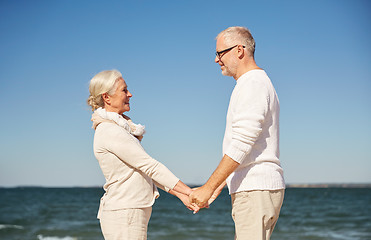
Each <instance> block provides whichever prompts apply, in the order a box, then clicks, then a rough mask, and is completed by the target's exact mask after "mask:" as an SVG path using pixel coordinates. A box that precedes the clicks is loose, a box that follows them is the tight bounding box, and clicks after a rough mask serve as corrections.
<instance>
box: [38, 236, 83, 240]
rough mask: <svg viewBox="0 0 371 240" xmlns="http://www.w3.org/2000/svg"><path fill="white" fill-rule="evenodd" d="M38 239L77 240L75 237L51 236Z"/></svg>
mask: <svg viewBox="0 0 371 240" xmlns="http://www.w3.org/2000/svg"><path fill="white" fill-rule="evenodd" d="M37 239H39V240H77V238H75V237H70V236H66V237H50V236H45V237H44V236H43V235H37Z"/></svg>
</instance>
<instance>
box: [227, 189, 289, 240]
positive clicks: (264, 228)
mask: <svg viewBox="0 0 371 240" xmlns="http://www.w3.org/2000/svg"><path fill="white" fill-rule="evenodd" d="M284 194H285V190H284V189H282V190H275V191H247V192H239V193H234V194H232V195H231V197H232V218H233V221H234V223H235V232H236V235H235V239H236V240H269V239H270V237H271V235H272V232H273V229H274V227H275V226H276V223H277V220H278V216H279V214H280V211H281V206H282V203H283V197H284Z"/></svg>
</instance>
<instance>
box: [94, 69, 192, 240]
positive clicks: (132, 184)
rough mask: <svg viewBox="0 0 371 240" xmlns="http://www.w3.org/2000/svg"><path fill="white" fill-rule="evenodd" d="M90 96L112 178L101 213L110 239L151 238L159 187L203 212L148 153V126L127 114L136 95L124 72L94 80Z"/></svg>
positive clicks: (97, 139) (100, 149) (103, 162)
mask: <svg viewBox="0 0 371 240" xmlns="http://www.w3.org/2000/svg"><path fill="white" fill-rule="evenodd" d="M89 91H90V96H89V98H88V101H87V102H88V104H89V105H90V106H91V108H92V110H93V111H94V113H93V115H92V121H93V128H94V129H95V135H94V155H95V157H96V158H97V160H98V162H99V165H100V167H101V169H102V172H103V175H104V177H105V179H106V183H105V185H104V186H103V188H104V190H105V193H104V195H103V197H102V198H101V201H100V206H99V211H98V218H99V219H100V225H101V229H102V233H103V236H104V238H105V239H109V240H111V239H130V240H136V239H138V240H139V239H147V226H148V222H149V219H150V216H151V212H152V205H153V203H154V201H155V199H156V198H157V197H158V196H159V193H158V190H157V188H156V185H157V186H158V187H160V188H161V189H164V190H165V191H167V192H169V193H171V194H173V195H175V196H177V197H178V198H179V199H180V200H181V201H182V202H183V203H184V204H185V205H186V206H187V208H188V209H190V210H193V211H194V212H197V211H198V210H199V208H198V207H197V206H196V205H193V204H191V203H189V200H188V195H189V194H190V193H191V191H192V190H191V189H190V188H189V187H188V186H187V185H185V184H184V183H183V182H181V181H180V180H179V179H178V178H177V177H176V176H175V175H174V174H173V173H172V172H171V171H170V170H169V169H167V168H166V167H165V166H164V165H163V164H161V163H160V162H158V161H156V160H155V159H153V158H152V157H150V156H149V155H148V154H147V153H146V152H145V150H144V149H143V147H142V145H141V144H140V141H141V139H142V137H143V134H144V132H145V131H144V126H141V125H140V124H138V125H137V124H134V123H133V122H132V121H131V120H130V119H129V118H128V117H127V116H125V115H123V113H124V112H127V111H129V110H130V103H129V101H130V98H131V97H132V94H131V93H130V92H129V90H128V87H127V85H126V83H125V81H124V79H123V78H122V75H121V73H120V72H119V71H117V70H110V71H103V72H100V73H98V74H97V75H95V76H94V77H93V78H92V79H91V81H90V85H89Z"/></svg>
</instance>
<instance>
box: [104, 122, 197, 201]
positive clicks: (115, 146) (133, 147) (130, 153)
mask: <svg viewBox="0 0 371 240" xmlns="http://www.w3.org/2000/svg"><path fill="white" fill-rule="evenodd" d="M101 130H103V131H104V132H103V131H102V135H101V137H102V138H103V139H100V141H102V142H103V143H104V148H105V150H106V151H108V152H110V153H113V154H114V155H116V157H117V158H119V159H120V160H121V161H122V162H124V163H125V164H127V165H129V166H131V167H133V168H135V169H137V170H139V171H141V172H143V173H144V174H146V175H147V176H149V177H150V178H152V179H153V180H154V181H156V182H157V183H159V184H161V185H163V186H164V187H167V188H169V189H173V188H174V187H175V188H176V190H177V191H178V192H180V193H184V194H186V195H187V194H190V192H191V190H190V189H189V188H188V189H187V186H186V185H185V184H184V183H182V182H180V181H179V178H177V177H176V176H175V175H174V174H173V173H172V172H171V171H170V170H169V169H168V168H167V167H166V166H165V165H163V164H162V163H160V162H159V161H156V160H155V159H153V158H152V157H151V156H149V155H148V154H147V153H146V152H145V150H144V149H143V147H142V145H140V143H139V142H138V141H137V140H136V139H135V138H134V137H133V136H132V135H131V134H130V133H128V132H127V131H126V130H125V129H123V128H121V127H119V126H117V125H114V124H109V125H108V124H107V125H106V126H105V128H104V129H101Z"/></svg>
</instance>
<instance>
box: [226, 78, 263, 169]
mask: <svg viewBox="0 0 371 240" xmlns="http://www.w3.org/2000/svg"><path fill="white" fill-rule="evenodd" d="M236 94H237V95H236V96H235V97H236V99H235V101H234V102H233V105H232V106H231V110H232V115H231V121H232V141H231V143H230V144H229V146H228V147H227V149H226V151H225V154H226V155H228V156H229V157H231V158H232V159H233V160H234V161H236V162H238V163H240V164H241V163H242V162H243V160H244V159H245V158H246V156H247V155H248V154H249V153H250V152H251V148H252V146H253V145H254V143H255V142H256V140H257V138H258V137H259V135H260V133H261V131H262V125H263V122H264V120H265V116H266V113H267V111H268V101H269V95H268V90H267V88H266V87H265V86H264V85H263V84H262V83H261V82H259V80H254V79H251V80H249V81H247V82H244V83H243V85H242V86H240V89H239V91H238V92H236Z"/></svg>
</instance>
